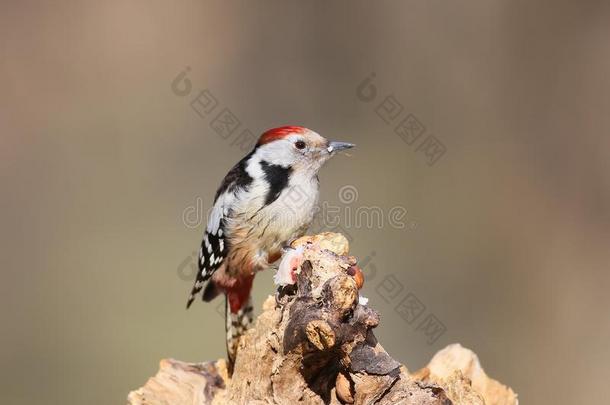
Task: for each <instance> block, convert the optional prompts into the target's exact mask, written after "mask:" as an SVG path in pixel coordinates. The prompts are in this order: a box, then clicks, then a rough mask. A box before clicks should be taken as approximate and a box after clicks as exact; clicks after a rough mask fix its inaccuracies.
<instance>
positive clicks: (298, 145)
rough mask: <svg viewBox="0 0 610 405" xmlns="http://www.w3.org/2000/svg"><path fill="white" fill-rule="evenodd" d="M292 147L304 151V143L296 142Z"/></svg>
mask: <svg viewBox="0 0 610 405" xmlns="http://www.w3.org/2000/svg"><path fill="white" fill-rule="evenodd" d="M294 146H295V147H296V148H297V149H305V146H306V145H305V142H303V141H296V142H295V143H294Z"/></svg>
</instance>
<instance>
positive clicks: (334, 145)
mask: <svg viewBox="0 0 610 405" xmlns="http://www.w3.org/2000/svg"><path fill="white" fill-rule="evenodd" d="M354 146H356V145H354V144H353V143H348V142H337V141H332V142H330V143H329V144H328V148H326V150H327V151H328V153H333V152H339V151H341V150H345V149H351V148H353V147H354Z"/></svg>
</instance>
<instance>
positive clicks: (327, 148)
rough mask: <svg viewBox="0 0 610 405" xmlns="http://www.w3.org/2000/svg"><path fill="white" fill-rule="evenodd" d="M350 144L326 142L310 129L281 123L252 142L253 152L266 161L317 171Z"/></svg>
mask: <svg viewBox="0 0 610 405" xmlns="http://www.w3.org/2000/svg"><path fill="white" fill-rule="evenodd" d="M354 146H355V145H353V144H351V143H347V142H338V141H329V140H327V139H326V138H324V137H322V136H321V135H319V134H318V133H316V132H314V131H312V130H311V129H307V128H303V127H296V126H285V127H279V128H273V129H270V130H268V131H266V132H265V133H263V134H262V135H261V136H260V138H259V139H258V143H257V144H256V153H257V154H258V155H259V156H260V158H261V159H263V160H265V161H267V162H268V163H270V164H274V165H279V166H283V167H292V169H293V170H295V171H311V172H317V171H318V170H319V169H320V168H321V167H322V165H323V164H324V163H325V162H326V161H327V160H328V159H330V158H331V157H332V156H334V155H336V154H337V152H340V151H342V150H346V149H350V148H353V147H354Z"/></svg>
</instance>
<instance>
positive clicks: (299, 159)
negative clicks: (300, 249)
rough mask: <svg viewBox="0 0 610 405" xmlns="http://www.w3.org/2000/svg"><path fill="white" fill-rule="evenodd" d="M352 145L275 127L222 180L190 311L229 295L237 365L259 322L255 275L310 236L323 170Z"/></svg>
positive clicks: (230, 342) (230, 344) (231, 347)
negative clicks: (242, 344) (245, 338)
mask: <svg viewBox="0 0 610 405" xmlns="http://www.w3.org/2000/svg"><path fill="white" fill-rule="evenodd" d="M353 146H354V145H352V144H351V143H346V142H329V141H328V140H326V139H325V138H323V137H322V136H320V135H319V134H317V133H316V132H314V131H312V130H310V129H307V128H303V127H297V126H286V127H280V128H274V129H270V130H268V131H267V132H265V133H263V134H262V135H261V137H260V138H259V140H258V142H257V144H256V146H255V148H254V150H252V152H250V153H249V154H248V155H247V156H246V157H244V158H243V159H242V160H241V161H240V162H239V163H237V164H236V165H235V166H234V167H233V168H232V169H231V170H230V171H229V173H228V174H227V175H226V177H225V178H224V180H223V181H222V183H221V185H220V188H219V189H218V191H217V192H216V197H215V199H214V207H213V208H212V211H211V212H210V215H209V218H208V224H207V228H206V231H205V233H204V235H203V241H202V242H201V248H200V250H199V272H198V273H197V278H196V279H195V285H194V286H193V289H192V291H191V294H190V296H189V299H188V302H187V308H188V307H189V306H190V305H191V304H192V303H193V301H194V300H195V297H196V296H197V295H198V294H199V293H200V292H201V291H202V290H203V293H202V298H203V300H204V301H210V300H212V299H213V298H214V297H216V296H217V295H218V294H220V293H224V294H225V296H226V332H227V352H228V356H229V361H230V364H232V362H233V361H234V357H235V351H236V348H237V346H236V345H237V342H238V338H239V336H241V335H242V334H243V333H244V332H245V330H246V329H247V327H248V326H249V324H250V323H251V321H252V301H251V298H250V291H251V289H252V282H253V280H254V275H255V274H256V272H257V271H260V270H263V269H266V268H268V267H270V265H271V263H273V262H275V261H276V260H278V259H279V258H280V256H281V252H282V247H283V246H284V245H285V244H286V243H288V242H289V241H291V240H292V239H295V238H297V237H300V236H302V235H303V234H304V233H305V231H306V230H307V228H308V227H309V225H310V224H311V221H312V220H313V217H314V214H315V211H316V207H317V201H318V194H319V180H318V171H319V170H320V168H321V167H322V166H323V165H324V163H325V162H326V161H327V160H328V159H329V158H331V157H332V156H334V155H335V154H336V153H337V152H339V151H341V150H345V149H349V148H352V147H353ZM206 283H207V284H206Z"/></svg>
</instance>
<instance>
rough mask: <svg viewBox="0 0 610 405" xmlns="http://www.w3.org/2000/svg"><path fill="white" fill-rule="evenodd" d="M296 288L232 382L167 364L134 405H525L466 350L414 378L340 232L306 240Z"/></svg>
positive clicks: (451, 350) (216, 366) (206, 366)
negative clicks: (388, 344)
mask: <svg viewBox="0 0 610 405" xmlns="http://www.w3.org/2000/svg"><path fill="white" fill-rule="evenodd" d="M298 245H303V246H304V253H303V262H302V265H301V266H300V269H299V270H300V271H299V272H298V274H297V282H296V285H295V286H287V287H284V288H280V289H279V290H278V293H277V294H276V296H275V297H269V298H268V299H267V301H266V302H265V303H264V305H263V313H262V314H261V315H260V316H259V317H258V318H257V320H256V322H255V325H254V326H253V327H252V328H251V329H250V330H249V331H248V332H247V333H246V335H245V336H243V337H242V338H241V340H240V343H239V347H238V351H237V357H236V361H235V368H234V371H233V375H232V376H231V377H229V376H228V374H227V368H226V363H225V361H224V360H218V361H216V362H207V363H199V364H192V363H183V362H180V361H176V360H162V361H161V367H160V370H159V372H158V373H157V375H156V376H154V377H152V378H151V379H149V381H148V382H147V383H146V384H145V385H144V386H143V387H141V388H139V389H138V390H136V391H133V392H131V393H130V394H129V396H128V401H129V404H132V405H136V404H150V405H152V404H176V405H177V404H197V405H200V404H286V403H292V404H352V403H353V404H380V405H385V404H388V405H389V404H418V405H424V404H430V405H432V404H438V405H441V404H442V405H449V404H464V405H466V404H468V405H477V404H498V405H509V404H517V398H516V394H515V393H514V392H513V391H512V390H511V389H510V388H508V387H506V386H504V385H502V384H500V383H499V382H497V381H495V380H492V379H490V378H489V377H487V375H486V374H485V372H484V371H483V369H482V368H481V365H480V363H479V361H478V358H477V356H476V355H475V354H474V353H473V352H471V351H470V350H467V349H464V348H462V347H461V346H459V345H451V346H448V347H447V348H445V349H444V350H442V351H440V352H439V353H437V354H436V355H435V356H434V358H433V359H432V361H431V362H430V364H429V365H428V366H427V367H425V368H423V369H421V370H419V371H418V372H416V373H413V374H410V373H409V372H408V371H407V368H406V367H405V366H403V365H401V364H400V363H399V362H398V361H396V360H394V359H393V358H392V357H390V356H389V355H388V354H387V353H386V351H385V350H384V349H383V347H382V346H381V345H380V344H379V342H378V341H377V339H376V338H375V335H374V334H373V328H375V327H376V326H377V325H378V324H379V315H378V314H377V312H375V311H374V310H373V309H372V308H369V307H368V306H366V305H361V304H360V303H359V294H358V290H359V287H361V285H362V280H361V276H362V273H361V272H360V271H359V269H358V267H357V263H356V259H355V258H353V257H349V256H346V254H347V252H348V245H347V240H345V238H344V237H343V236H342V235H339V234H331V233H327V234H321V235H316V236H313V237H305V238H301V239H299V240H297V241H295V242H294V244H293V246H298Z"/></svg>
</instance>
